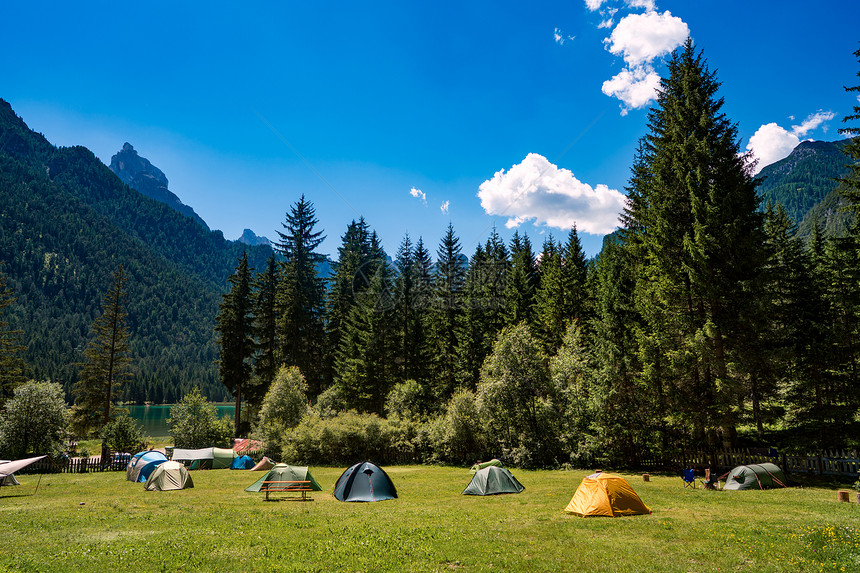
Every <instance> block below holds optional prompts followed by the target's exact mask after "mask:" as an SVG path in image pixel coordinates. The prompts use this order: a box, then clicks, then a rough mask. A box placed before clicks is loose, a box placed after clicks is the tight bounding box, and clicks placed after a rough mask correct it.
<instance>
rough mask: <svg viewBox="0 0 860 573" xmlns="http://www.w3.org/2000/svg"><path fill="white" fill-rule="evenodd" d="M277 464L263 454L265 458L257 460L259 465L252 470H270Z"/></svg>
mask: <svg viewBox="0 0 860 573" xmlns="http://www.w3.org/2000/svg"><path fill="white" fill-rule="evenodd" d="M275 465H276V464H275V462H273V461H272V460H270V459H269V458H267V457H266V456H263V459H262V460H260V461H259V462H257V465H255V466H254V467H252V468H251V471H252V472H262V471H268V470H270V469H272V468H273V467H275Z"/></svg>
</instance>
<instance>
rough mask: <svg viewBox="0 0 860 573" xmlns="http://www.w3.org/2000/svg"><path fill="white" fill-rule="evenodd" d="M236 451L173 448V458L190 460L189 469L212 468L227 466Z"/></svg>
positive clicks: (180, 460)
mask: <svg viewBox="0 0 860 573" xmlns="http://www.w3.org/2000/svg"><path fill="white" fill-rule="evenodd" d="M235 457H237V454H236V452H234V451H233V450H232V449H229V448H199V449H196V450H186V449H183V448H174V450H173V459H174V460H175V461H177V462H191V469H192V470H197V469H204V468H209V469H213V470H218V469H224V468H229V467H230V464H232V463H233V458H235Z"/></svg>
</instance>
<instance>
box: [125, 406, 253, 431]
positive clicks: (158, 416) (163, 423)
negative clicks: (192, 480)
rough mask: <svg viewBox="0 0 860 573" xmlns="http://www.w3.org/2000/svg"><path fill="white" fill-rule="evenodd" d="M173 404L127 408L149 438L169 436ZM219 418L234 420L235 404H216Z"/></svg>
mask: <svg viewBox="0 0 860 573" xmlns="http://www.w3.org/2000/svg"><path fill="white" fill-rule="evenodd" d="M171 406H172V404H159V405H157V406H156V405H152V406H126V408H128V415H129V416H131V417H132V418H134V419H135V420H137V422H138V423H139V424H141V425H142V426H143V433H145V434H146V435H147V436H169V435H170V431H169V430H168V428H167V419H168V418H169V417H170V408H171ZM215 409H216V410H218V416H219V417H221V416H225V415H226V416H229V417H230V419H231V420H232V419H233V415H234V413H235V411H236V406H235V405H234V404H215Z"/></svg>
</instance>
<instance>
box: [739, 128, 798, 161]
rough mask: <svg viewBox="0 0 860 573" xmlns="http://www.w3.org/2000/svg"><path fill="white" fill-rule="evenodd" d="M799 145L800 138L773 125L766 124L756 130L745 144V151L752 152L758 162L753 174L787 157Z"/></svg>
mask: <svg viewBox="0 0 860 573" xmlns="http://www.w3.org/2000/svg"><path fill="white" fill-rule="evenodd" d="M799 143H800V138H798V137H797V136H796V135H795V134H793V133H791V132H790V131H788V130H787V129H785V128H782V127H780V126H778V125H777V124H775V123H768V124H765V125H763V126H761V127H760V128H758V130H756V132H755V133H754V134H753V136H752V137H750V142H749V143H748V144H747V150H748V151H752V152H753V155H754V156H755V158H756V159H757V160H758V163H757V164H756V166H755V173H758V172H759V171H761V170H762V169H763V168H764V167H766V166H768V165H770V164H771V163H775V162H777V161H779V160H780V159H784V158H786V157H788V154H789V153H791V150H792V149H794V148H795V147H797V144H799Z"/></svg>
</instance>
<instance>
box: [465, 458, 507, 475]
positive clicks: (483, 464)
mask: <svg viewBox="0 0 860 573" xmlns="http://www.w3.org/2000/svg"><path fill="white" fill-rule="evenodd" d="M490 466H497V467H502V462H501V460H497V459H496V458H493V459H491V460H490V461H488V462H478V463H476V464H475V465H473V466H472V467H471V468H470V469H469V473H470V474H474V473H476V472H477V471H478V470H482V469H484V468H488V467H490Z"/></svg>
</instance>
